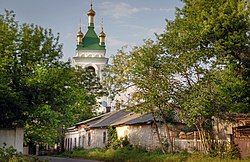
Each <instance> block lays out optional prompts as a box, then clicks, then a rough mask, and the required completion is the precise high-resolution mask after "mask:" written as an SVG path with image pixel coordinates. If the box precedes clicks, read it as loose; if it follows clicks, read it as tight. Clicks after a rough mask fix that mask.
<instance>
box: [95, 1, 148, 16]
mask: <svg viewBox="0 0 250 162" xmlns="http://www.w3.org/2000/svg"><path fill="white" fill-rule="evenodd" d="M98 7H99V8H100V9H101V12H103V14H105V15H109V16H111V17H113V18H115V19H120V18H121V17H130V16H131V15H133V14H136V13H138V12H142V11H149V10H150V9H149V8H146V7H140V8H138V7H133V6H131V5H130V4H127V3H124V2H119V3H112V2H103V3H102V4H100V5H99V6H98Z"/></svg>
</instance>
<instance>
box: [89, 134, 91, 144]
mask: <svg viewBox="0 0 250 162" xmlns="http://www.w3.org/2000/svg"><path fill="white" fill-rule="evenodd" d="M90 145H91V134H90V133H88V146H90Z"/></svg>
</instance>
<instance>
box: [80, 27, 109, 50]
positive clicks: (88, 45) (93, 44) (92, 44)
mask: <svg viewBox="0 0 250 162" xmlns="http://www.w3.org/2000/svg"><path fill="white" fill-rule="evenodd" d="M99 43H100V40H99V37H98V36H97V34H96V33H95V30H94V27H93V26H89V27H88V31H87V33H86V34H85V36H84V37H83V39H82V43H80V44H79V45H77V50H105V45H100V44H99Z"/></svg>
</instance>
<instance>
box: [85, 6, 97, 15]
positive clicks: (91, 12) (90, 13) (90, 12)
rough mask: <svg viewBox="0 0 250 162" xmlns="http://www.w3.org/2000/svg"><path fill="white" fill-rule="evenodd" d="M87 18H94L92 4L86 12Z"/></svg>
mask: <svg viewBox="0 0 250 162" xmlns="http://www.w3.org/2000/svg"><path fill="white" fill-rule="evenodd" d="M87 15H88V16H95V11H94V10H93V9H92V4H91V5H90V10H89V11H88V12H87Z"/></svg>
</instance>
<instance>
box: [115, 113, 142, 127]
mask: <svg viewBox="0 0 250 162" xmlns="http://www.w3.org/2000/svg"><path fill="white" fill-rule="evenodd" d="M140 116H141V114H135V113H129V114H127V115H126V116H124V117H123V118H121V119H120V120H118V121H116V122H114V123H113V124H111V126H117V125H122V124H124V123H126V122H128V121H130V120H132V119H135V118H138V117H140Z"/></svg>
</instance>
